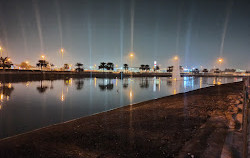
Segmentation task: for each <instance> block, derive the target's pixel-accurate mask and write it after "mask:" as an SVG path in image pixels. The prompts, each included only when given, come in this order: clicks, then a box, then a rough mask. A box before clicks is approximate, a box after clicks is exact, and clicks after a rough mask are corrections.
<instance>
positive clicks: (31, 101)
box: [0, 77, 242, 139]
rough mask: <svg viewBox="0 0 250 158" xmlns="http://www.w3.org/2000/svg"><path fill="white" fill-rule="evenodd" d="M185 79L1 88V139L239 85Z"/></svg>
mask: <svg viewBox="0 0 250 158" xmlns="http://www.w3.org/2000/svg"><path fill="white" fill-rule="evenodd" d="M241 80H242V79H241V78H215V77H211V78H208V77H195V78H194V77H184V78H183V79H182V80H180V81H172V80H170V79H169V78H167V77H161V78H126V79H123V80H120V79H97V78H92V79H91V78H84V79H68V80H55V81H34V82H33V81H29V82H22V83H1V84H0V139H1V138H5V137H9V136H13V135H16V134H20V133H24V132H28V131H31V130H34V129H37V128H41V127H45V126H48V125H52V124H56V123H60V122H64V121H68V120H71V119H75V118H80V117H83V116H88V115H92V114H95V113H100V112H103V111H107V110H111V109H114V108H118V107H122V106H125V105H128V104H133V103H137V102H141V101H146V100H150V99H155V98H159V97H163V96H168V95H173V94H176V93H181V92H187V91H190V90H194V89H198V88H203V87H208V86H212V85H213V84H223V83H229V82H237V81H241Z"/></svg>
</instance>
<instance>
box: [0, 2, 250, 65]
mask: <svg viewBox="0 0 250 158" xmlns="http://www.w3.org/2000/svg"><path fill="white" fill-rule="evenodd" d="M131 35H132V38H131ZM131 39H133V40H131ZM249 39H250V1H249V0H234V1H233V0H207V1H206V0H134V1H133V0H22V1H21V0H1V1H0V45H1V46H2V47H3V48H4V50H3V52H4V55H7V53H8V56H10V57H11V59H12V61H13V62H14V63H15V64H20V63H21V62H22V61H26V60H28V61H30V62H31V64H33V65H35V63H36V62H37V60H38V59H39V58H40V56H41V55H42V54H44V55H45V56H46V59H47V60H49V61H50V62H52V63H53V64H55V65H58V66H61V65H62V59H61V57H60V53H59V51H60V49H61V48H64V49H65V53H64V59H63V60H64V63H69V64H75V63H76V62H81V63H83V64H84V67H85V68H87V67H89V66H90V65H94V64H96V65H99V63H100V62H102V61H104V62H109V61H110V62H113V63H114V64H118V65H119V66H121V65H122V64H124V63H128V64H130V60H129V57H128V56H129V52H130V51H134V54H135V57H134V59H133V60H132V65H133V66H139V65H140V64H149V65H150V66H153V62H154V60H156V61H157V63H158V64H160V65H161V66H160V67H166V66H168V65H171V62H170V59H171V58H173V56H175V55H178V56H179V57H180V60H181V65H183V66H188V67H198V68H200V66H203V67H206V68H212V67H214V66H218V64H216V60H217V58H218V57H220V56H222V57H223V58H224V63H223V64H222V66H221V68H225V67H228V68H241V69H248V70H250V40H249Z"/></svg>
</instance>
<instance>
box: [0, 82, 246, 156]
mask: <svg viewBox="0 0 250 158" xmlns="http://www.w3.org/2000/svg"><path fill="white" fill-rule="evenodd" d="M241 92H242V82H239V83H231V84H225V85H219V86H214V87H208V88H204V89H199V90H195V91H192V92H188V93H183V94H177V95H173V96H169V97H164V98H161V99H157V100H152V101H147V102H143V103H139V104H135V105H129V106H126V107H123V108H120V109H116V110H113V111H109V112H104V113H100V114H97V115H93V116H89V117H84V118H80V119H77V120H73V121H69V122H66V123H63V124H59V125H54V126H50V127H47V128H43V129H40V130H36V131H33V132H29V133H26V134H22V135H19V136H16V137H12V138H8V139H3V140H0V157H72V158H73V157H74V158H77V157H83V158H94V157H106V158H113V157H129V158H133V157H142V158H147V157H152V158H157V157H185V156H186V155H188V153H189V154H190V155H194V156H195V157H213V158H216V157H220V155H221V152H222V149H223V145H224V141H225V138H226V135H227V133H228V126H229V122H230V121H229V119H228V118H229V117H230V113H229V112H228V110H229V100H228V99H227V98H228V96H229V95H239V94H240V93H241ZM82 104H83V103H82Z"/></svg>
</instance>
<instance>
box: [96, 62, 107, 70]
mask: <svg viewBox="0 0 250 158" xmlns="http://www.w3.org/2000/svg"><path fill="white" fill-rule="evenodd" d="M98 67H99V69H102V70H103V72H104V69H105V68H106V63H105V62H101V63H100V65H99V66H98Z"/></svg>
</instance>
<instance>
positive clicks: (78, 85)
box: [75, 79, 84, 90]
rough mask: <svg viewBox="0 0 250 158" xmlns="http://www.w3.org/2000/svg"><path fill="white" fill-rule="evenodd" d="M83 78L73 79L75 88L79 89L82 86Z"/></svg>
mask: <svg viewBox="0 0 250 158" xmlns="http://www.w3.org/2000/svg"><path fill="white" fill-rule="evenodd" d="M83 84H84V80H83V79H78V80H76V81H75V85H76V90H81V89H82V88H83Z"/></svg>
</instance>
